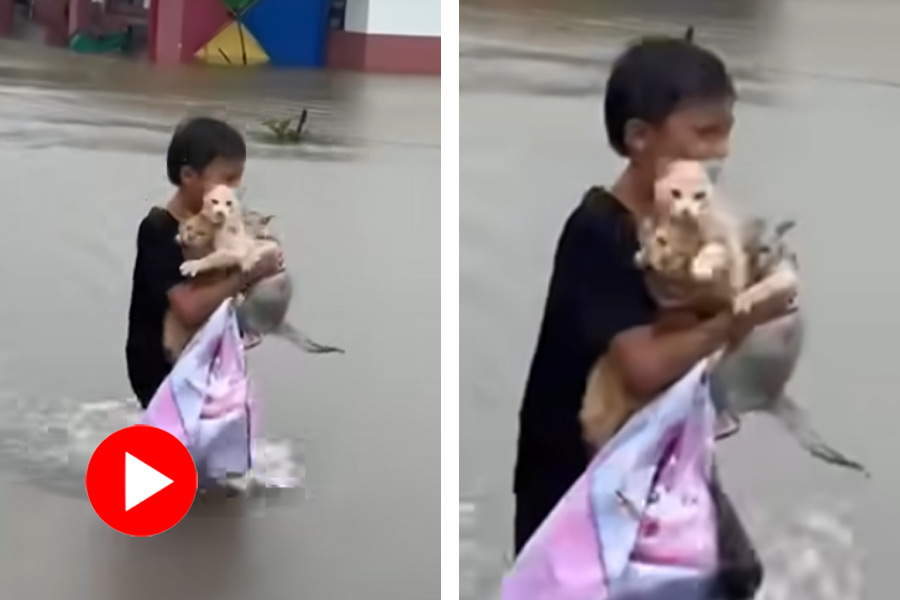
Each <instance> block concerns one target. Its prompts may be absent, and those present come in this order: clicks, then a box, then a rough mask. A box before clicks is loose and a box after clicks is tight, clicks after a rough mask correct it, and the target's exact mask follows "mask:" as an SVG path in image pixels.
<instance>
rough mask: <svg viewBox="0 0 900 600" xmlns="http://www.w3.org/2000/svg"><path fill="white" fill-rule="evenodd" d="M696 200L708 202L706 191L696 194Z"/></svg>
mask: <svg viewBox="0 0 900 600" xmlns="http://www.w3.org/2000/svg"><path fill="white" fill-rule="evenodd" d="M694 200H706V191H705V190H700V191H699V192H694Z"/></svg>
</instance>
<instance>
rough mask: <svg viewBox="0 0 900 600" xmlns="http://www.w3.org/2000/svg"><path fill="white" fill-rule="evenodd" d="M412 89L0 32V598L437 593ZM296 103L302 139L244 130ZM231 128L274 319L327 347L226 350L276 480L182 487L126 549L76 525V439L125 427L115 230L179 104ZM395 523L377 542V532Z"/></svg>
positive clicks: (430, 183)
mask: <svg viewBox="0 0 900 600" xmlns="http://www.w3.org/2000/svg"><path fill="white" fill-rule="evenodd" d="M439 85H440V82H439V80H437V79H434V78H421V79H420V78H394V77H372V76H363V75H355V74H333V73H332V74H325V73H299V72H295V71H277V70H265V69H263V70H258V71H257V70H247V71H242V70H233V71H231V70H224V71H223V70H202V69H183V70H180V69H179V70H153V69H151V68H149V67H148V66H147V65H143V64H138V63H133V62H126V61H117V60H109V59H105V58H101V57H81V56H76V55H73V54H70V53H68V52H54V51H51V50H48V49H46V48H44V47H42V46H38V45H21V44H14V43H0V169H2V173H3V181H4V190H5V194H4V196H5V200H4V218H3V222H4V224H5V227H4V228H3V234H2V236H0V240H2V241H0V249H2V253H3V256H4V260H3V265H2V267H0V273H2V279H3V291H4V295H5V299H4V302H3V303H2V304H0V322H2V323H3V342H4V343H3V345H2V348H0V531H2V532H3V543H2V544H0V597H2V598H4V599H9V600H19V599H23V600H24V599H26V598H27V599H29V600H58V599H62V598H65V599H66V600H125V599H127V600H144V599H147V600H151V599H152V600H157V599H159V598H170V599H172V600H181V599H186V598H216V599H218V600H245V599H248V598H259V599H266V600H269V599H271V600H277V599H280V598H306V599H310V600H314V599H328V598H335V599H337V598H341V599H349V598H357V597H366V598H384V599H385V600H387V599H390V600H400V599H409V600H421V599H423V598H434V597H437V593H438V574H439V562H438V560H439V534H438V521H439V517H438V498H439V479H438V473H437V469H436V467H435V465H437V464H438V460H439V455H438V440H439V436H440V423H439V416H438V408H439V407H438V401H439V395H438V381H439V379H438V377H439V375H438V364H439V350H438V341H439V335H440V334H439V329H438V320H439V319H438V316H439V306H440V302H439V291H440V288H439V285H440V284H439V246H438V240H439V236H440V230H439V212H438V210H439V197H440V195H439V194H440V190H439V181H440V179H439V157H440V133H439V112H440V97H439ZM302 107H308V108H309V109H310V119H309V123H308V127H309V131H310V142H309V143H308V144H304V145H303V146H301V147H290V146H271V145H268V144H266V143H265V142H264V141H263V140H262V139H261V138H260V135H259V132H258V131H257V130H256V129H255V128H254V125H255V124H256V123H258V120H259V119H260V118H262V117H264V116H268V115H271V114H286V113H287V112H288V111H291V110H293V111H295V112H297V111H299V109H300V108H302ZM210 112H212V113H214V114H218V115H222V116H225V117H227V118H228V119H230V120H232V121H234V122H236V123H246V124H247V125H248V138H249V139H250V150H249V152H250V158H249V162H248V168H247V175H246V179H245V181H244V184H245V187H246V194H245V200H247V202H248V203H249V204H250V205H251V206H253V207H256V208H259V209H261V210H265V211H270V212H273V213H275V214H276V215H277V217H276V221H275V222H273V223H277V228H276V229H277V232H279V233H281V234H282V237H283V240H284V244H285V256H286V259H287V263H288V268H289V269H290V270H291V272H292V273H293V274H294V276H295V280H296V290H297V293H296V296H295V301H294V305H293V307H292V311H291V317H290V318H291V320H292V321H293V322H294V323H296V324H297V325H299V326H300V328H302V329H304V330H305V331H307V332H308V333H309V334H310V335H311V336H312V337H313V338H314V339H317V340H319V341H323V342H328V343H333V344H336V345H339V346H341V347H343V348H345V349H346V350H347V354H346V355H343V356H330V357H315V356H312V355H308V354H303V353H301V352H299V351H297V350H295V349H294V348H293V347H292V346H290V345H288V344H287V343H285V342H282V341H279V340H277V339H276V340H270V341H268V342H266V343H265V344H263V346H261V347H260V348H259V349H257V350H254V351H253V352H252V353H251V354H250V355H249V356H250V364H251V369H252V370H253V372H254V375H255V378H256V380H257V383H258V385H259V387H260V388H261V396H262V398H263V401H264V406H263V411H264V420H265V423H264V425H263V430H264V435H265V437H266V439H265V441H264V443H263V446H264V448H263V450H264V452H265V454H266V456H265V460H264V465H263V466H264V467H265V468H268V469H270V470H271V471H272V473H274V476H277V477H282V478H295V479H297V480H298V481H299V482H300V483H302V485H301V486H300V488H299V489H293V490H285V491H283V492H282V493H280V494H262V495H257V496H253V497H249V498H246V499H230V500H228V501H216V500H214V499H211V500H209V501H208V502H202V501H198V502H197V503H196V504H195V507H194V508H193V509H192V511H191V513H190V514H189V515H188V517H186V519H185V520H184V521H183V522H182V523H181V524H179V525H178V526H176V527H175V528H174V529H172V530H170V531H169V532H167V533H165V534H163V535H160V536H158V537H155V538H152V539H132V538H127V537H125V536H122V535H120V534H118V533H116V532H114V531H113V530H111V529H109V528H108V527H107V526H106V525H104V524H103V523H102V522H101V521H100V520H99V519H97V518H96V516H95V515H94V513H93V511H92V510H91V508H90V505H89V504H88V502H87V499H86V497H85V494H84V491H83V483H82V481H83V480H82V476H83V471H84V468H85V466H86V464H87V461H88V459H89V457H90V453H91V450H92V449H93V448H94V447H95V446H96V445H97V444H98V443H99V442H100V441H101V440H102V439H103V438H104V437H105V436H106V435H107V434H109V433H111V432H112V431H114V430H115V429H117V428H119V427H122V426H124V425H127V424H129V423H130V422H133V419H134V418H135V407H136V403H135V402H134V401H133V400H132V399H131V398H130V396H131V393H130V390H129V387H128V384H127V380H126V375H125V364H124V344H125V326H126V317H127V307H128V295H129V288H130V278H131V269H132V265H133V260H134V244H135V235H136V231H137V224H138V222H139V221H140V219H141V218H142V217H143V216H144V215H145V214H146V213H147V211H148V209H149V208H150V206H151V205H153V204H162V203H164V202H166V201H167V199H168V197H169V194H170V193H171V190H170V186H169V185H168V183H167V181H166V179H165V148H166V145H167V143H168V139H169V137H170V135H171V131H172V129H173V127H174V125H175V124H176V123H177V122H178V121H179V120H180V119H182V118H183V117H184V116H185V115H186V114H200V113H210ZM398 532H402V534H401V535H397V533H398Z"/></svg>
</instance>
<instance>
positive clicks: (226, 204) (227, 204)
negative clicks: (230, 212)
mask: <svg viewBox="0 0 900 600" xmlns="http://www.w3.org/2000/svg"><path fill="white" fill-rule="evenodd" d="M225 206H227V207H228V208H231V200H226V201H225Z"/></svg>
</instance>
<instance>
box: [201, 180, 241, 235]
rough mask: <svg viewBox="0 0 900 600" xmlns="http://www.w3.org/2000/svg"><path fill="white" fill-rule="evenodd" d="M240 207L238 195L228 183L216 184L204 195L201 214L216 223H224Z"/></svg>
mask: <svg viewBox="0 0 900 600" xmlns="http://www.w3.org/2000/svg"><path fill="white" fill-rule="evenodd" d="M238 209H239V206H238V200H237V197H236V196H235V195H234V192H233V191H232V189H231V188H230V187H228V186H226V185H216V186H214V187H212V188H211V189H210V190H209V191H208V192H206V194H205V195H204V196H203V208H202V209H201V210H200V214H202V215H203V216H204V217H206V218H207V219H208V220H209V221H210V222H211V223H213V224H214V225H222V224H223V223H225V222H226V221H228V220H230V219H231V218H232V217H234V215H235V214H236V213H237V211H238Z"/></svg>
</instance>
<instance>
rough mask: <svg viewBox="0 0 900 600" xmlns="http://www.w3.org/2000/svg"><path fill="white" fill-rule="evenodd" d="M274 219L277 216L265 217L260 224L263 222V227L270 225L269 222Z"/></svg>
mask: <svg viewBox="0 0 900 600" xmlns="http://www.w3.org/2000/svg"><path fill="white" fill-rule="evenodd" d="M274 218H275V215H263V216H262V218H261V219H260V222H262V224H263V225H268V224H269V221H271V220H272V219H274Z"/></svg>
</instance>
